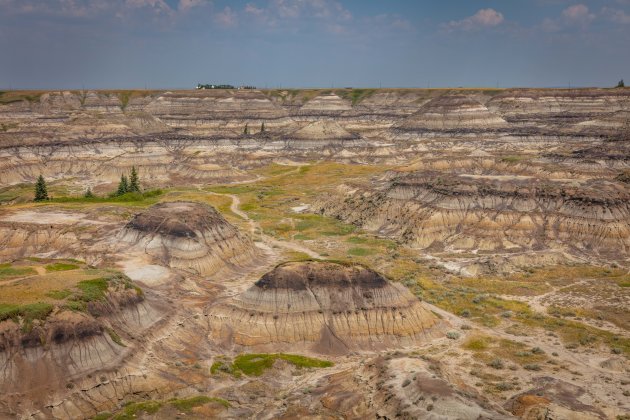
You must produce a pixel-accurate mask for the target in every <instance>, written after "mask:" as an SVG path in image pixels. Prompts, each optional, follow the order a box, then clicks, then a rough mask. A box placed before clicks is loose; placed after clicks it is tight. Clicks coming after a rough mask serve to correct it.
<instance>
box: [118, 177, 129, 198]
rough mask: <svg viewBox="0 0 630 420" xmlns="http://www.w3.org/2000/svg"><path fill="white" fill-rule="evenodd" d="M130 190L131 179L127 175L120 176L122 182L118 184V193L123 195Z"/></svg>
mask: <svg viewBox="0 0 630 420" xmlns="http://www.w3.org/2000/svg"><path fill="white" fill-rule="evenodd" d="M128 192H129V181H127V177H126V176H125V175H121V176H120V183H119V184H118V190H117V191H116V195H123V194H126V193H128Z"/></svg>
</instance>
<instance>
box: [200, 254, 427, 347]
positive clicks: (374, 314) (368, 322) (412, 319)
mask: <svg viewBox="0 0 630 420" xmlns="http://www.w3.org/2000/svg"><path fill="white" fill-rule="evenodd" d="M209 317H210V323H211V330H212V335H213V336H214V337H215V338H216V339H217V340H220V341H222V342H223V343H224V344H228V343H232V344H237V345H242V346H261V345H278V346H284V345H287V346H289V347H291V346H292V345H293V346H300V345H307V347H309V348H310V349H312V350H314V351H318V352H322V353H344V352H346V351H348V350H350V349H357V348H383V347H389V346H392V345H400V344H404V343H413V342H416V341H418V340H423V339H426V338H428V337H431V336H434V335H438V334H439V328H438V324H439V321H438V319H437V318H436V317H435V315H433V314H432V313H431V312H430V311H429V310H428V309H426V308H425V307H424V306H423V304H422V303H421V302H420V301H419V300H418V299H417V298H416V297H415V296H413V295H412V294H411V293H410V292H409V291H408V290H407V289H406V288H405V287H403V286H401V285H399V284H393V283H390V282H389V281H387V280H386V279H385V278H383V277H382V276H381V275H380V274H378V273H376V272H374V271H372V270H370V269H367V268H364V267H361V266H346V265H340V264H335V263H327V262H296V263H286V264H283V265H280V266H278V267H276V268H275V269H274V270H273V271H271V272H269V273H267V274H265V275H264V276H263V277H262V278H261V279H260V280H259V281H258V282H256V284H254V285H253V286H252V287H251V288H250V289H248V290H247V291H246V292H244V293H243V294H241V295H239V296H237V297H235V298H233V299H231V300H230V301H229V302H227V303H221V304H219V305H217V306H214V307H212V308H210V311H209Z"/></svg>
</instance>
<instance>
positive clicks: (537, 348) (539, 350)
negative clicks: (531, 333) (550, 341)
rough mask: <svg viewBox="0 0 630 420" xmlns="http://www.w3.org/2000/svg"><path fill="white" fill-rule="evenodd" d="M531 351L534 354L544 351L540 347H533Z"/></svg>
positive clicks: (543, 352)
mask: <svg viewBox="0 0 630 420" xmlns="http://www.w3.org/2000/svg"><path fill="white" fill-rule="evenodd" d="M532 353H534V354H545V351H544V350H543V349H541V348H540V347H534V348H533V349H532Z"/></svg>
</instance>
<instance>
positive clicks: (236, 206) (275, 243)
mask: <svg viewBox="0 0 630 420" xmlns="http://www.w3.org/2000/svg"><path fill="white" fill-rule="evenodd" d="M302 167H303V165H297V166H296V168H295V169H294V170H291V171H289V172H285V173H282V174H278V175H272V176H267V177H264V176H258V178H256V179H252V180H247V181H241V182H238V183H235V184H248V183H253V182H257V181H261V180H265V179H271V178H278V177H281V176H287V175H290V174H293V173H298V172H299V171H300V170H301V169H302ZM230 185H232V184H230ZM209 194H212V195H218V196H224V197H230V199H231V200H232V204H230V211H231V212H232V213H234V214H236V215H237V216H238V217H240V218H241V219H243V220H245V221H246V222H247V223H248V224H249V231H250V233H251V234H252V236H260V239H261V240H262V242H263V243H264V244H265V245H267V246H270V247H278V248H284V249H287V250H289V251H295V252H302V253H304V254H306V255H308V256H309V257H311V258H317V259H323V257H322V256H321V255H320V254H319V253H317V252H315V251H313V250H312V249H309V248H307V247H305V246H303V245H301V244H299V243H296V242H293V241H281V240H278V239H276V238H273V237H271V236H269V235H266V234H265V233H263V230H262V228H261V227H260V225H259V224H258V223H257V222H256V221H255V220H252V219H251V218H250V217H249V216H248V215H247V214H246V213H245V212H244V211H242V210H241V209H240V206H241V199H240V198H239V197H238V196H237V195H234V194H227V193H217V192H211V191H210V192H209Z"/></svg>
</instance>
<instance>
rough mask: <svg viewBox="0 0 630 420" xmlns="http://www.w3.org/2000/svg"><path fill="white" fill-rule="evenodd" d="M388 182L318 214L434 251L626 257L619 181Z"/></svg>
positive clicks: (629, 234) (344, 192) (437, 177)
mask: <svg viewBox="0 0 630 420" xmlns="http://www.w3.org/2000/svg"><path fill="white" fill-rule="evenodd" d="M387 178H388V179H387V180H385V181H383V182H381V183H380V185H377V186H373V187H371V188H370V187H367V188H366V187H356V186H349V185H348V186H342V187H340V188H339V189H338V194H339V195H338V196H337V197H333V198H331V197H325V198H323V199H322V201H321V202H320V203H319V206H317V207H316V208H315V211H319V212H321V213H322V214H325V215H328V216H333V217H337V218H340V219H342V220H344V221H346V222H349V223H354V224H356V225H359V226H361V227H363V228H365V229H367V230H370V231H373V232H376V233H379V234H382V235H386V236H392V237H396V238H399V239H401V240H403V241H405V242H407V243H409V244H411V245H413V246H417V247H420V248H431V249H432V250H434V251H435V250H444V249H447V250H478V251H499V250H500V251H511V252H516V251H524V250H541V249H548V248H551V249H558V248H560V249H564V250H567V251H569V252H572V253H576V254H587V255H591V256H595V255H600V256H602V257H603V258H606V259H623V258H624V256H625V255H627V253H628V252H629V251H630V189H629V188H628V186H627V185H625V184H623V183H622V182H619V181H613V180H601V179H600V180H583V181H577V180H575V181H571V180H559V179H555V180H554V179H540V178H536V177H532V176H526V175H520V176H518V175H482V174H478V175H473V174H465V173H464V174H457V175H456V174H450V173H444V172H436V171H414V172H409V173H405V172H402V173H392V174H390V175H389V176H388V177H387Z"/></svg>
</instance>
